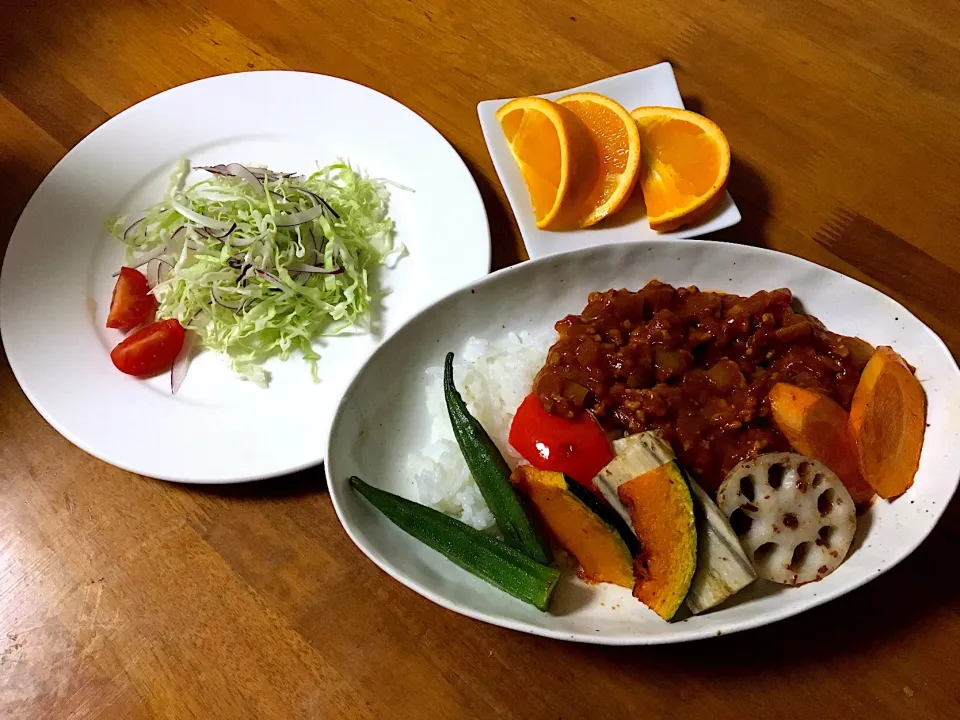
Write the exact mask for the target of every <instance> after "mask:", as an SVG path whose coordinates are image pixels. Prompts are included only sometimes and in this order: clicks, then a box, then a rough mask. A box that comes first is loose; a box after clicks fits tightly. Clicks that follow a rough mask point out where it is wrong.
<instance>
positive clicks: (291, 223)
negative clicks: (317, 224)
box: [275, 205, 324, 227]
mask: <svg viewBox="0 0 960 720" xmlns="http://www.w3.org/2000/svg"><path fill="white" fill-rule="evenodd" d="M323 211H324V206H323V205H315V206H313V207H312V208H307V209H306V210H301V211H300V212H295V213H290V214H289V215H278V216H275V219H276V222H277V227H295V226H297V225H303V224H304V223H305V222H310V221H311V220H316V219H317V218H318V217H320V216H321V215H323Z"/></svg>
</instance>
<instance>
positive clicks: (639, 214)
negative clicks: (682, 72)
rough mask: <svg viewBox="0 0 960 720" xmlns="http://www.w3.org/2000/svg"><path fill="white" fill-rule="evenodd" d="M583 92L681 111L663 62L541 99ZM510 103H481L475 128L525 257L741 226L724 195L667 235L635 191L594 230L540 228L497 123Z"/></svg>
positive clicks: (631, 105)
mask: <svg viewBox="0 0 960 720" xmlns="http://www.w3.org/2000/svg"><path fill="white" fill-rule="evenodd" d="M585 90H589V91H591V92H596V93H600V94H601V95H606V96H607V97H610V98H613V99H614V100H616V101H617V102H619V103H620V104H621V105H623V106H624V107H625V108H626V109H627V110H628V111H629V110H632V109H633V108H635V107H640V106H642V105H660V106H664V107H675V108H682V107H683V98H682V97H680V90H679V88H678V87H677V79H676V77H675V76H674V74H673V67H672V66H671V65H670V63H668V62H662V63H660V64H658V65H653V66H651V67H648V68H643V69H642V70H634V71H632V72H628V73H623V74H622V75H614V76H613V77H608V78H604V79H603V80H597V81H596V82H592V83H587V84H586V85H581V86H580V87H575V88H571V89H569V90H558V91H557V92H552V93H546V94H544V95H541V97H544V98H547V99H548V100H556V99H557V98H559V97H563V96H564V95H569V94H570V93H574V92H581V91H585ZM511 99H512V98H505V99H502V100H485V101H483V102H481V103H480V104H479V105H477V113H478V114H479V116H480V127H481V128H482V130H483V137H484V140H485V141H486V143H487V149H488V150H489V152H490V157H491V158H492V159H493V166H494V168H496V171H497V175H498V176H499V177H500V182H501V184H502V185H503V189H504V192H506V194H507V200H508V201H509V202H510V207H511V208H512V209H513V214H514V217H516V219H517V225H519V226H520V234H521V235H522V236H523V242H524V244H525V245H526V247H527V254H529V255H530V258H531V259H536V258H539V257H543V256H545V255H553V254H555V253H561V252H567V251H569V250H577V249H579V248H585V247H592V246H595V245H606V244H608V243H616V242H623V241H626V240H637V241H641V240H656V239H663V240H670V239H676V238H691V237H697V236H699V235H704V234H706V233H709V232H714V231H715V230H722V229H723V228H727V227H730V226H731V225H736V224H737V223H738V222H740V210H738V209H737V206H736V204H735V203H734V202H733V198H732V197H730V193H726V197H725V198H724V200H723V202H722V203H721V205H720V207H719V208H718V209H717V210H716V211H715V212H714V213H713V214H712V215H711V216H710V217H709V218H707V219H706V220H705V221H704V222H702V223H700V224H699V225H693V226H690V227H684V228H680V229H679V230H676V231H674V232H669V233H656V232H654V231H653V230H651V229H650V226H649V225H648V224H647V218H646V212H645V210H644V207H643V202H642V196H641V194H640V192H639V190H638V191H637V192H635V193H634V196H633V197H632V198H631V200H630V201H629V202H628V203H627V205H626V206H625V207H624V208H623V209H621V210H620V211H619V212H618V213H616V214H615V215H613V216H612V217H610V218H608V219H606V220H604V221H603V222H601V223H599V224H597V225H595V226H593V227H590V228H586V229H583V230H566V231H562V232H558V231H549V230H540V229H539V228H538V227H537V225H536V222H535V221H534V218H533V210H532V208H531V207H530V196H529V194H528V193H527V186H526V185H525V184H524V182H523V177H522V176H521V175H520V170H519V169H518V168H517V164H516V162H515V161H514V159H513V156H512V155H511V154H510V146H509V145H507V141H506V139H505V138H504V136H503V131H502V130H501V129H500V123H499V122H498V121H497V110H498V109H499V108H500V107H501V106H502V105H503V104H504V103H506V102H509V101H510V100H511Z"/></svg>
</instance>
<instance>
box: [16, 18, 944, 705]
mask: <svg viewBox="0 0 960 720" xmlns="http://www.w3.org/2000/svg"><path fill="white" fill-rule="evenodd" d="M958 28H960V4H958V3H956V2H936V1H935V0H861V1H860V2H856V3H853V2H843V1H842V0H798V1H796V2H787V1H781V2H755V1H754V0H685V1H684V2H683V3H675V2H620V1H618V0H557V1H555V2H549V3H548V2H537V1H536V0H522V1H518V2H509V1H507V0H488V2H454V1H452V0H449V1H441V0H425V1H423V2H413V1H410V0H403V1H401V0H396V1H394V2H387V1H386V0H381V1H377V0H358V1H356V2H346V1H343V0H341V1H339V2H315V1H314V2H311V1H310V0H206V1H205V2H201V1H200V0H137V1H133V0H70V1H67V0H43V1H39V0H38V1H28V2H22V1H17V0H0V254H2V252H3V250H4V248H5V247H6V244H7V239H8V237H9V234H10V232H11V231H12V229H13V226H14V224H15V222H16V219H17V217H18V215H19V213H20V211H21V210H22V208H23V206H24V204H25V203H26V201H27V200H28V198H29V197H30V194H31V193H32V192H33V191H34V189H35V188H36V187H37V185H38V184H39V183H40V181H41V180H42V179H43V177H44V175H45V174H46V173H47V172H48V171H49V170H50V169H51V168H52V167H53V165H54V164H55V163H56V162H57V161H58V160H59V159H60V158H61V157H62V156H63V155H64V154H65V153H66V152H67V151H68V150H69V149H70V148H71V147H72V146H73V145H75V144H76V143H77V142H78V141H79V140H80V139H81V138H83V137H84V136H85V135H86V134H87V133H89V132H90V131H92V130H93V129H94V128H96V127H97V126H98V125H100V124H101V123H103V122H104V121H106V120H107V119H108V118H110V117H111V116H113V115H116V114H117V113H119V112H120V111H121V110H123V109H124V108H127V107H129V106H130V105H132V104H133V103H135V102H137V101H139V100H142V99H143V98H146V97H148V96H150V95H153V94H155V93H158V92H160V91H162V90H166V89H168V88H171V87H173V86H175V85H179V84H181V83H184V82H187V81H190V80H195V79H197V78H202V77H206V76H209V75H215V74H220V73H226V72H233V71H242V70H258V69H268V68H272V69H277V68H279V69H284V68H291V69H297V70H307V71H314V72H320V73H328V74H332V75H338V76H341V77H345V78H348V79H350V80H354V81H356V82H360V83H363V84H366V85H369V86H371V87H373V88H376V89H377V90H380V91H382V92H385V93H387V94H389V95H392V96H393V97H395V98H397V99H399V100H400V101H401V102H403V103H405V104H407V105H409V106H410V107H411V108H413V109H414V110H415V111H416V112H418V113H420V114H421V115H422V116H423V117H425V118H426V119H427V120H428V121H429V122H431V123H432V124H434V125H435V126H436V127H437V128H438V129H439V130H440V131H441V132H442V133H443V134H444V135H445V136H446V137H447V138H448V139H449V140H450V141H451V142H452V143H453V144H454V146H455V147H456V148H457V150H458V151H459V152H460V153H461V154H462V156H463V157H464V159H465V160H466V162H467V164H468V165H469V167H470V169H471V171H472V172H473V175H474V177H475V178H476V181H477V184H478V185H479V186H480V189H481V192H482V194H483V198H484V201H485V202H486V207H487V212H488V213H489V216H490V220H491V228H492V233H493V248H494V256H495V264H496V265H497V266H498V267H499V266H505V265H509V264H511V263H514V262H517V261H519V260H521V259H522V258H523V257H524V252H523V248H522V244H521V242H520V239H519V235H518V233H517V230H516V226H515V224H514V221H513V219H512V217H511V215H510V213H509V210H508V206H507V204H506V202H505V199H504V196H503V192H502V190H501V188H500V185H499V183H498V181H497V179H496V176H495V174H494V172H493V167H492V165H491V162H490V158H489V156H488V155H487V151H486V148H485V146H484V144H483V141H482V138H481V135H480V129H479V126H478V123H477V117H476V110H475V108H476V104H477V102H478V101H480V100H483V99H486V98H490V97H506V96H513V95H521V94H530V93H537V92H545V91H549V90H553V89H557V88H563V87H570V86H573V85H577V84H580V83H583V82H587V81H590V80H594V79H597V78H600V77H604V76H607V75H611V74H614V73H619V72H624V71H627V70H632V69H635V68H639V67H644V66H647V65H651V64H653V63H656V62H659V61H661V60H669V61H670V62H671V63H673V66H674V68H675V70H676V73H677V78H678V81H679V84H680V89H681V91H682V93H683V95H684V98H685V101H686V102H687V104H688V106H689V107H692V108H694V109H697V110H700V111H702V112H703V113H705V114H706V115H708V116H710V117H711V118H713V119H714V120H716V121H717V122H718V123H719V124H720V126H721V127H722V128H724V130H725V131H726V133H727V135H728V137H729V139H730V143H731V146H732V148H733V150H734V154H735V159H734V165H733V170H732V173H731V178H730V191H731V193H732V194H733V196H734V197H735V198H736V200H737V202H738V204H739V205H740V208H741V210H742V212H743V215H744V220H743V222H742V223H741V224H740V225H739V226H737V227H734V228H732V229H730V230H728V231H724V232H723V233H722V234H721V235H719V236H718V237H717V238H716V239H717V240H718V241H729V242H744V243H750V244H756V245H764V246H767V247H771V248H775V249H777V250H782V251H785V252H789V253H794V254H797V255H802V256H804V257H806V258H809V259H811V260H814V261H816V262H818V263H821V264H823V265H827V266H829V267H832V268H836V269H838V270H840V271H842V272H845V273H848V274H850V275H852V276H854V277H856V278H858V279H860V280H864V281H865V282H867V283H869V284H871V285H873V286H875V287H877V288H879V289H881V290H883V291H884V292H887V293H889V294H890V295H892V296H893V297H895V298H897V299H899V300H901V301H902V302H904V303H905V304H906V305H907V306H908V307H910V308H911V309H912V310H913V311H914V312H915V313H917V314H918V315H919V316H920V317H921V318H922V319H923V320H924V321H925V322H927V323H928V324H929V325H930V326H931V327H932V328H933V329H934V330H936V331H937V332H938V333H940V334H941V335H942V337H943V338H944V339H945V340H946V341H947V343H948V344H949V345H950V347H951V348H952V350H953V352H954V353H955V354H956V353H957V351H958V350H960V303H957V302H956V301H955V298H956V295H955V293H956V292H957V290H958V287H960V282H958V279H960V253H958V252H957V247H958V244H957V242H958V238H960V192H958V188H960V133H958V127H960V83H958V80H957V78H958V77H960V34H958V33H957V29H958ZM223 110H224V111H226V112H231V111H235V109H229V108H225V109H223ZM209 111H210V112H217V111H218V109H216V108H213V109H210V110H209ZM144 140H145V141H149V138H145V139H144ZM65 229H66V230H67V231H69V227H67V228H65ZM65 241H66V240H65ZM758 284H759V285H763V278H758ZM958 521H960V511H958V504H957V502H954V503H953V505H952V506H951V508H950V509H949V510H948V513H947V516H946V517H945V518H944V519H943V521H942V522H941V523H940V525H939V526H938V528H937V529H936V531H935V532H934V533H933V535H932V536H931V537H930V539H929V540H927V541H926V542H925V543H924V544H923V546H922V547H921V548H920V549H919V550H918V551H917V552H916V553H915V554H914V555H913V556H912V557H911V558H909V560H907V561H906V562H904V563H903V564H902V565H901V566H899V567H897V568H896V569H895V570H893V571H892V572H890V573H889V574H887V575H885V576H884V577H881V578H880V579H878V580H876V581H874V582H872V583H870V584H869V585H868V586H866V587H864V588H862V589H860V590H858V591H856V592H854V593H852V594H850V595H848V596H846V597H844V598H842V599H840V600H838V601H836V602H833V603H831V604H829V605H827V606H825V607H821V608H818V609H816V610H813V611H811V612H809V613H806V614H805V615H803V616H800V617H797V618H794V619H792V620H788V621H785V622H781V623H779V624H776V625H773V626H770V627H767V628H764V629H760V630H755V631H751V632H746V633H743V634H739V635H734V636H731V637H724V638H718V639H715V640H709V641H703V642H698V643H693V644H688V645H680V646H672V647H657V648H633V649H606V648H600V647H587V646H579V645H573V644H564V643H560V642H554V641H549V640H544V639H540V638H535V637H528V636H526V635H522V634H519V633H515V632H511V631H507V630H502V629H500V628H495V627H490V626H487V625H484V624H481V623H478V622H474V621H471V620H468V619H466V618H463V617H460V616H457V615H455V614H453V613H451V612H448V611H446V610H443V609H441V608H439V607H437V606H435V605H433V604H431V603H430V602H428V601H427V600H425V599H423V598H421V597H419V596H418V595H416V594H414V593H413V592H411V591H409V590H407V589H406V588H404V587H403V586H401V585H400V584H398V583H396V582H393V581H392V580H390V579H389V578H388V577H387V576H386V575H385V574H383V573H382V572H380V571H379V570H378V569H377V568H376V567H375V566H374V565H373V564H372V563H370V562H369V561H367V559H366V558H365V557H363V555H362V554H361V553H360V552H359V550H357V549H356V548H355V547H354V546H353V545H352V544H351V543H350V541H349V540H348V538H347V537H346V535H345V534H344V533H343V531H342V530H341V528H340V526H339V524H338V522H337V519H336V517H335V515H334V512H333V508H332V507H331V504H330V501H329V498H328V497H327V495H326V492H325V488H324V484H323V480H322V473H321V471H319V470H313V471H308V472H304V473H301V474H298V475H295V476H292V477H288V478H284V479H282V480H279V481H269V482H265V483H262V484H252V485H248V486H242V487H225V488H221V489H217V490H202V489H196V488H190V487H183V486H178V485H171V484H165V483H162V482H156V481H153V480H149V479H145V478H142V477H137V476H134V475H131V474H129V473H127V472H124V471H122V470H118V469H116V468H113V467H110V466H108V465H106V464H104V463H102V462H100V461H98V460H95V459H94V458H92V457H90V456H88V455H86V454H85V453H83V452H82V451H80V450H78V449H77V448H75V447H73V446H72V445H71V444H70V443H68V442H67V441H66V440H64V439H63V438H62V437H60V436H59V435H58V434H57V433H56V432H55V431H54V430H53V429H52V428H51V427H50V426H48V425H47V424H46V422H44V420H43V419H41V417H40V416H39V415H38V414H37V412H36V411H35V410H34V409H33V408H32V407H31V405H30V403H29V402H28V401H27V399H26V397H25V396H24V395H23V393H22V391H21V390H20V388H19V386H18V385H17V383H16V381H15V380H14V378H13V375H12V374H11V372H10V369H9V366H8V365H7V363H6V361H5V359H4V360H3V361H0V716H2V717H4V718H38V719H39V718H44V719H47V718H107V719H112V718H119V719H123V720H137V719H139V718H201V719H208V718H282V719H288V718H290V719H292V718H380V717H383V718H387V717H389V718H544V719H547V718H549V719H551V720H553V719H556V718H564V719H565V720H571V719H575V718H627V717H630V718H634V717H636V718H645V719H647V720H657V719H659V718H678V717H703V718H712V719H716V720H724V719H727V718H730V719H739V718H748V717H749V718H754V717H763V718H766V717H777V718H807V717H817V718H851V717H870V718H888V717H889V718H899V717H903V718H916V719H921V720H927V719H931V720H932V719H933V718H957V717H960V581H958V579H957V578H958V574H957V572H956V568H955V565H956V553H957V549H958V539H960V533H958V531H957V523H958Z"/></svg>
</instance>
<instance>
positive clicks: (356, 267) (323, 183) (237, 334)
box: [109, 159, 403, 386]
mask: <svg viewBox="0 0 960 720" xmlns="http://www.w3.org/2000/svg"><path fill="white" fill-rule="evenodd" d="M219 167H220V168H229V167H234V166H219ZM235 167H240V166H235ZM189 169H190V167H189V163H188V162H187V160H186V159H184V160H181V161H180V162H179V163H178V165H177V168H176V170H175V171H174V173H173V175H172V176H171V178H170V185H169V188H168V190H167V193H166V195H165V197H164V199H163V200H162V201H161V202H160V203H158V204H157V205H154V206H153V207H151V208H149V209H148V210H147V211H146V212H145V214H141V215H139V216H137V217H142V219H141V220H139V221H137V218H135V217H128V218H117V219H115V220H112V221H111V222H110V223H109V229H110V231H111V232H112V233H113V234H114V236H116V237H117V239H119V240H120V241H121V242H123V243H124V244H126V246H127V257H126V260H125V262H126V263H127V264H138V262H139V263H141V264H145V263H143V262H142V259H143V258H145V257H151V256H153V255H157V257H156V259H155V260H154V261H153V263H154V265H155V266H156V269H155V270H153V269H151V270H150V271H149V272H148V273H147V275H148V279H149V280H150V281H151V282H156V283H157V284H156V286H155V287H154V288H153V294H154V295H155V296H156V298H157V301H158V303H159V307H158V309H157V316H158V318H160V319H167V318H176V319H177V320H179V321H180V322H181V324H183V325H184V327H187V328H188V329H191V330H194V331H195V332H196V333H197V335H198V336H199V337H200V340H201V342H202V344H203V346H204V347H206V348H209V349H212V350H215V351H217V352H221V353H224V354H226V356H227V358H228V360H229V362H230V364H231V365H232V367H233V369H234V370H236V371H237V372H238V373H240V374H241V375H243V376H244V377H245V378H247V379H249V380H252V381H253V382H255V383H257V384H258V385H262V386H265V385H266V384H267V382H268V380H269V378H268V375H267V373H266V371H264V369H263V368H262V367H261V363H262V362H263V361H264V360H266V359H267V358H269V357H272V356H278V357H280V358H281V359H284V360H285V359H287V358H288V357H289V356H290V355H291V354H292V353H293V352H294V351H296V350H299V351H300V352H301V353H302V354H303V357H304V358H305V359H306V360H307V361H308V362H309V363H310V366H311V373H312V374H313V377H314V380H316V379H317V376H316V361H317V360H318V359H319V355H318V354H317V352H316V351H315V350H314V349H313V346H312V344H311V341H312V340H313V339H314V338H316V337H317V336H320V335H335V334H338V333H342V332H344V331H348V330H350V331H356V330H367V329H369V327H368V326H369V322H370V308H371V302H372V292H371V290H370V287H369V277H368V275H369V273H371V272H372V271H373V270H374V269H375V268H376V266H378V265H381V264H384V263H386V262H387V261H388V259H389V258H391V257H399V255H400V254H402V253H403V247H402V246H400V245H395V244H394V240H393V236H394V224H393V221H392V220H391V219H390V218H389V217H388V216H387V201H388V199H389V193H388V191H387V189H386V186H385V184H384V183H383V182H381V181H377V180H371V179H367V178H364V177H362V176H361V175H359V174H358V173H357V172H355V171H354V170H353V169H352V168H350V167H349V166H348V165H346V164H342V163H341V164H335V165H330V166H328V167H326V168H323V169H322V170H319V171H317V172H315V173H313V174H312V175H310V176H309V177H306V178H304V177H285V176H281V175H280V174H278V173H273V172H269V171H266V170H264V169H262V168H252V169H250V168H248V169H246V170H247V172H248V173H250V172H251V171H253V172H254V173H255V177H254V175H253V174H250V175H247V176H246V177H248V178H250V179H251V180H253V182H250V181H248V180H247V179H244V177H242V176H232V175H229V174H227V175H222V174H213V175H211V176H210V177H209V178H207V179H204V180H201V181H200V182H198V183H195V184H193V185H191V186H190V187H186V188H185V187H184V181H185V179H186V176H187V173H188V172H189ZM211 170H212V171H216V170H217V169H216V168H212V169H211ZM221 171H222V170H221ZM320 205H324V207H322V208H321V207H320ZM304 217H306V218H308V219H306V220H303V218H304ZM231 228H233V230H232V231H231V230H230V229H231ZM147 267H148V268H149V267H150V266H149V265H148V266H147ZM334 273H336V274H334ZM158 279H159V282H157V280H158Z"/></svg>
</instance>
